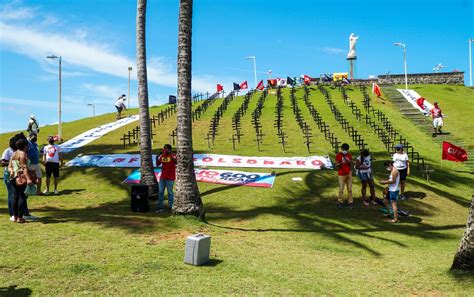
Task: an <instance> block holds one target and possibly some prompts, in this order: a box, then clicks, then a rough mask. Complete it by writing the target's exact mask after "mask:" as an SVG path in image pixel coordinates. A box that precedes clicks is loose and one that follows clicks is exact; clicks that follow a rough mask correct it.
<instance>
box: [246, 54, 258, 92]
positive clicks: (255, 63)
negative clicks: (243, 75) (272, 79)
mask: <svg viewBox="0 0 474 297" xmlns="http://www.w3.org/2000/svg"><path fill="white" fill-rule="evenodd" d="M245 59H249V60H253V75H254V81H255V88H257V62H256V60H257V59H256V58H255V56H248V57H245Z"/></svg>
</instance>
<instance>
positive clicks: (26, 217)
mask: <svg viewBox="0 0 474 297" xmlns="http://www.w3.org/2000/svg"><path fill="white" fill-rule="evenodd" d="M23 218H24V219H25V220H27V221H36V220H37V219H38V217H36V216H32V215H29V216H23Z"/></svg>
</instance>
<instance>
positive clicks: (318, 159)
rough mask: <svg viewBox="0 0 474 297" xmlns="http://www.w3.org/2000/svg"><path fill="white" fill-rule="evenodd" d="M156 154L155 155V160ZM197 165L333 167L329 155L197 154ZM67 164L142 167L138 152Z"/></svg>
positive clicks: (92, 158) (94, 157) (93, 157)
mask: <svg viewBox="0 0 474 297" xmlns="http://www.w3.org/2000/svg"><path fill="white" fill-rule="evenodd" d="M155 158H156V155H153V160H154V159H155ZM194 165H195V166H196V167H203V166H205V167H208V166H209V167H231V168H283V169H313V170H319V169H321V168H326V169H332V168H333V167H332V163H331V160H330V159H329V157H322V156H310V157H245V156H232V155H216V154H195V155H194ZM66 166H79V167H132V168H133V167H140V155H138V154H114V155H90V156H88V155H84V156H78V157H76V158H74V159H73V160H71V161H69V162H68V163H67V164H66Z"/></svg>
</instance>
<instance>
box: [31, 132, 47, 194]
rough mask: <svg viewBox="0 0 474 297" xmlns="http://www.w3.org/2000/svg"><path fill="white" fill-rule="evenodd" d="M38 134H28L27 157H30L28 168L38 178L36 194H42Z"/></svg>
mask: <svg viewBox="0 0 474 297" xmlns="http://www.w3.org/2000/svg"><path fill="white" fill-rule="evenodd" d="M37 140H38V136H37V135H36V134H34V133H32V134H31V135H30V139H29V142H28V145H29V147H28V159H30V163H31V164H30V168H31V170H33V171H34V172H35V173H36V177H37V178H38V182H37V183H36V187H37V190H38V191H37V195H43V193H42V192H41V178H42V177H43V174H42V173H41V167H40V164H39V149H38V143H37Z"/></svg>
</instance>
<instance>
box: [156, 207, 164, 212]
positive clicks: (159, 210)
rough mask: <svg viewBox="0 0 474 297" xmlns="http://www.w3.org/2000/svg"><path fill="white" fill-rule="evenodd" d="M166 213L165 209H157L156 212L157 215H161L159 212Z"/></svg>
mask: <svg viewBox="0 0 474 297" xmlns="http://www.w3.org/2000/svg"><path fill="white" fill-rule="evenodd" d="M164 211H165V209H164V208H157V209H156V211H155V212H156V213H159V212H164Z"/></svg>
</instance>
